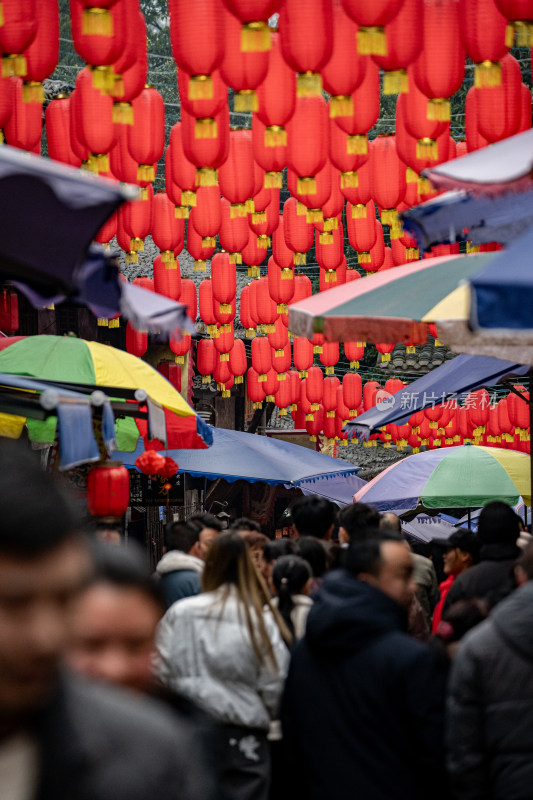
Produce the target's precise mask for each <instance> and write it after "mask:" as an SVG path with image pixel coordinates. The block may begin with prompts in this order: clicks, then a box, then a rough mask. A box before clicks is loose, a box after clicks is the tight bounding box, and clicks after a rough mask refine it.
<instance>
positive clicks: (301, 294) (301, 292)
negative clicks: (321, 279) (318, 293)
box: [290, 275, 313, 305]
mask: <svg viewBox="0 0 533 800" xmlns="http://www.w3.org/2000/svg"><path fill="white" fill-rule="evenodd" d="M312 294H313V286H312V284H311V281H310V279H309V278H308V277H307V275H295V276H294V294H293V296H292V300H291V302H290V305H292V304H293V303H299V302H300V300H305V298H306V297H311V295H312Z"/></svg>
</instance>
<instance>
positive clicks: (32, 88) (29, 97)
mask: <svg viewBox="0 0 533 800" xmlns="http://www.w3.org/2000/svg"><path fill="white" fill-rule="evenodd" d="M22 102H23V103H40V104H41V105H42V104H43V103H44V89H43V85H42V83H41V82H40V81H27V82H26V81H25V82H24V83H23V85H22Z"/></svg>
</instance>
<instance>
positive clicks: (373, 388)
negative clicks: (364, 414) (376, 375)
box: [348, 373, 380, 411]
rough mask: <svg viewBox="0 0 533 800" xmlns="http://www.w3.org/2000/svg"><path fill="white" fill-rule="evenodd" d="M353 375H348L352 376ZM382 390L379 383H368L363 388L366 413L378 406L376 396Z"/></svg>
mask: <svg viewBox="0 0 533 800" xmlns="http://www.w3.org/2000/svg"><path fill="white" fill-rule="evenodd" d="M352 374H353V373H348V375H349V376H351V375H352ZM379 389H380V385H379V383H378V382H377V381H367V382H366V383H365V385H364V386H363V407H364V410H365V411H368V410H369V409H370V408H373V407H374V406H375V405H376V394H377V392H378V390H379Z"/></svg>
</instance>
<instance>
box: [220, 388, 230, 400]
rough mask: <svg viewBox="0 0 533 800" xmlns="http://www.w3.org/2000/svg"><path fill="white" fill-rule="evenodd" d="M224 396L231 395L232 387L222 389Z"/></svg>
mask: <svg viewBox="0 0 533 800" xmlns="http://www.w3.org/2000/svg"><path fill="white" fill-rule="evenodd" d="M222 397H225V398H228V397H231V390H230V389H223V390H222Z"/></svg>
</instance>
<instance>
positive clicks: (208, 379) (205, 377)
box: [202, 375, 211, 383]
mask: <svg viewBox="0 0 533 800" xmlns="http://www.w3.org/2000/svg"><path fill="white" fill-rule="evenodd" d="M202 383H211V375H202Z"/></svg>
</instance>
